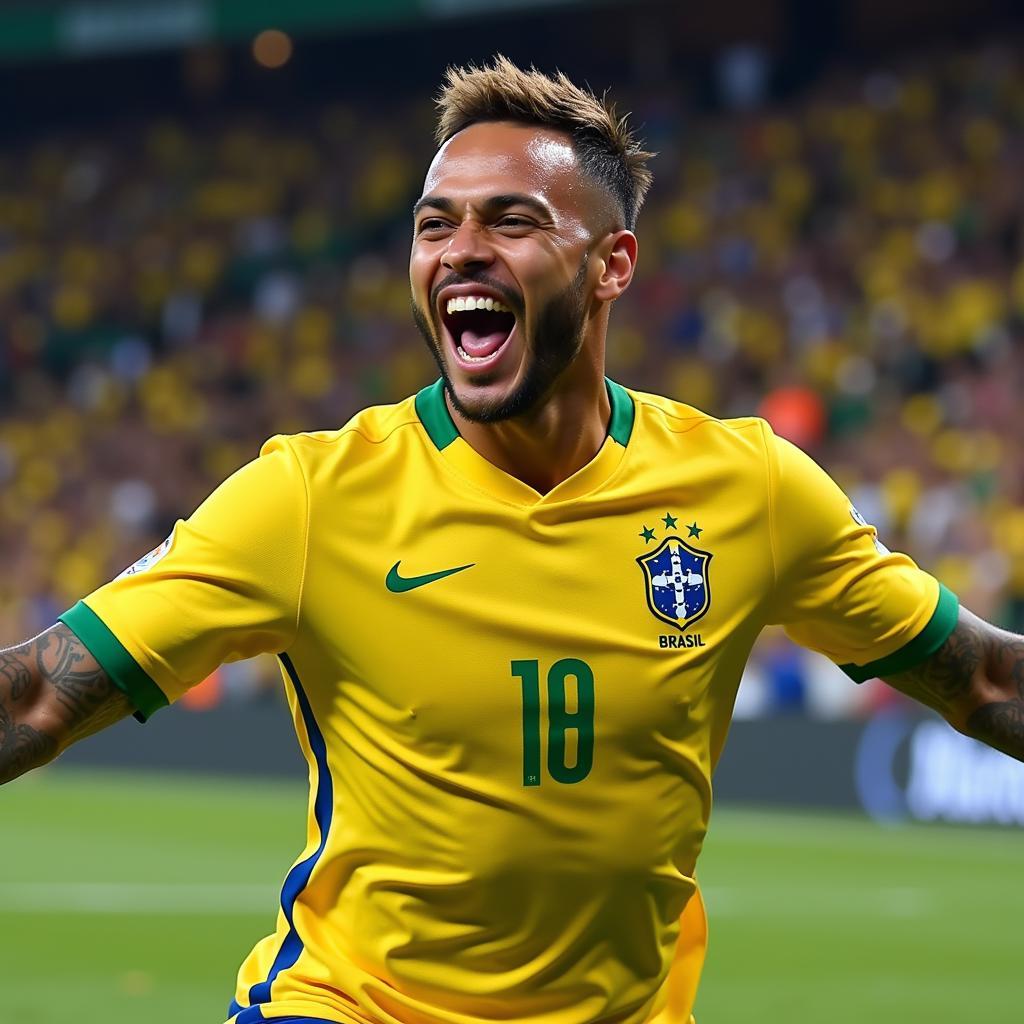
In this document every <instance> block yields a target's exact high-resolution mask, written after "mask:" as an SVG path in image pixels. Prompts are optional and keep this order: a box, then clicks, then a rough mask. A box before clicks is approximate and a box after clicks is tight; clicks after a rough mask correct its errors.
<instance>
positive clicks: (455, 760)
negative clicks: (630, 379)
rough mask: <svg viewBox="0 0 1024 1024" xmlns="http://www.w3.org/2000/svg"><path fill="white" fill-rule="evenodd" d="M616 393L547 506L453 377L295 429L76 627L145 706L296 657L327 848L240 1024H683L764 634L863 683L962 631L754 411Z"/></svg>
mask: <svg viewBox="0 0 1024 1024" xmlns="http://www.w3.org/2000/svg"><path fill="white" fill-rule="evenodd" d="M607 387H608V392H609V396H610V399H611V408H612V412H611V420H610V424H609V429H608V435H607V437H606V439H605V441H604V444H603V446H602V448H601V449H600V451H599V452H598V453H597V454H596V456H595V457H594V458H593V459H592V460H591V461H590V462H589V463H588V464H587V465H586V466H584V467H583V468H582V469H580V470H579V471H578V472H577V473H575V474H574V475H572V476H571V477H569V478H568V479H566V480H564V481H563V482H562V483H560V484H559V485H558V486H556V487H555V488H553V489H552V490H551V491H550V492H548V493H547V494H539V493H537V492H536V491H534V490H532V489H531V488H530V487H529V486H527V485H526V484H524V483H522V482H521V481H519V480H518V479H516V478H514V477H512V476H510V475H508V474H506V473H504V472H502V471H501V470H499V469H497V468H496V467H495V466H493V465H492V464H491V463H489V462H487V461H486V460H485V459H484V458H483V457H482V456H480V455H479V454H478V453H477V452H476V451H475V450H474V449H473V448H472V447H471V446H470V445H469V444H467V442H466V441H465V440H464V439H463V438H461V437H460V436H459V434H458V431H457V429H456V428H455V426H454V424H453V422H452V419H451V417H450V416H449V414H448V410H447V407H446V404H445V400H444V393H443V388H442V384H441V382H440V381H438V382H437V383H436V384H434V385H432V386H431V387H428V388H426V389H424V390H423V391H422V392H420V393H419V394H418V395H417V396H415V397H414V398H410V399H407V400H406V401H404V402H401V403H398V404H397V405H394V406H387V407H377V408H371V409H367V410H365V411H363V412H361V413H359V414H358V415H357V416H355V417H354V418H353V419H352V420H351V421H350V422H349V423H348V424H347V425H346V426H344V427H343V428H341V429H340V430H335V431H329V432H314V433H305V434H298V435H295V436H290V437H276V438H273V439H271V440H270V441H268V442H267V444H266V445H265V446H264V448H263V450H262V453H261V455H260V457H259V458H258V459H256V460H255V461H254V462H252V463H250V464H249V465H247V466H245V467H243V468H242V469H240V470H239V471H238V472H237V473H236V474H234V475H233V476H232V477H230V478H229V479H228V480H227V481H226V482H225V483H223V484H222V485H221V486H220V487H219V488H218V489H217V490H216V491H214V493H213V494H212V495H211V496H210V497H209V498H208V499H207V500H206V502H205V503H204V504H203V505H201V506H200V508H199V509H198V510H197V511H196V512H195V513H194V514H193V515H192V516H191V517H190V518H189V519H188V520H186V521H179V522H178V523H177V524H176V526H175V529H174V531H173V533H172V535H171V536H170V537H169V538H168V540H167V541H166V542H165V543H164V544H163V545H161V547H160V548H158V549H156V551H154V552H151V553H150V554H149V555H147V556H146V557H145V558H143V559H142V560H141V561H140V562H139V563H138V564H137V565H136V566H133V567H132V568H131V569H129V570H126V572H125V573H123V574H122V575H121V576H120V577H118V578H117V579H116V580H114V581H113V582H111V583H109V584H107V585H105V586H103V587H101V588H100V589H99V590H97V591H96V592H95V593H93V594H91V595H89V596H88V597H86V598H85V599H84V601H81V602H79V603H78V604H76V605H75V606H74V607H73V608H72V609H70V610H69V611H68V612H66V613H65V614H64V615H63V616H62V617H61V618H62V620H63V621H64V622H65V623H66V624H67V625H68V626H69V627H70V628H71V629H72V630H73V631H74V632H75V633H76V634H77V635H78V636H79V637H80V638H81V639H82V641H83V642H84V643H85V644H86V646H87V647H88V648H89V649H90V651H92V653H93V654H94V655H95V656H96V658H97V659H98V661H99V662H100V663H101V664H102V665H103V666H104V668H105V669H106V670H107V672H108V673H109V674H110V675H111V677H112V678H113V679H114V681H115V682H116V683H117V684H118V685H119V686H121V687H122V688H123V689H124V690H125V691H126V692H127V693H128V694H129V695H130V696H131V698H132V700H133V702H134V703H135V705H136V706H137V707H138V709H139V717H142V718H145V717H146V716H147V715H149V714H151V713H152V712H153V711H155V710H156V709H157V708H159V707H161V706H162V705H164V704H166V703H167V702H169V701H173V700H174V699H175V698H177V697H179V696H180V695H181V694H182V693H184V692H185V690H187V689H188V688H189V687H190V686H192V685H193V684H195V683H197V682H198V681H200V680H202V679H203V678H204V677H205V676H207V675H208V674H209V673H210V672H211V671H212V670H213V669H214V668H216V666H217V665H219V664H220V663H221V662H224V661H227V660H232V659H238V658H248V657H251V656H253V655H256V654H259V653H261V652H272V653H274V654H276V655H277V656H278V658H279V659H280V663H281V667H282V676H283V680H284V683H285V686H286V689H287V692H288V698H289V702H290V707H291V712H292V715H293V717H294V721H295V728H296V732H297V735H298V741H299V744H300V746H301V748H302V752H303V753H304V755H305V757H306V760H307V761H308V763H309V778H310V798H309V829H308V840H307V843H306V847H305V849H304V850H303V851H302V852H301V854H300V855H299V857H298V859H297V861H296V862H295V865H294V867H293V868H292V869H291V871H290V872H289V873H288V876H287V878H286V879H285V882H284V887H283V891H282V895H281V906H280V910H279V913H278V917H277V927H276V929H275V931H274V933H273V934H272V935H270V936H268V937H267V938H265V939H263V940H262V941H260V942H259V943H258V944H257V945H256V948H255V949H254V950H253V952H252V953H251V955H250V956H249V957H248V959H247V960H246V961H245V962H244V964H243V966H242V968H241V971H240V973H239V977H238V985H237V989H236V993H235V997H234V1001H233V1002H232V1004H231V1007H230V1014H229V1015H230V1018H231V1021H232V1022H233V1024H251V1022H253V1021H264V1020H275V1019H278V1018H283V1017H299V1018H302V1019H313V1020H317V1021H330V1022H336V1024H479V1022H489V1021H510V1020H511V1021H516V1022H519V1024H599V1022H600V1024H611V1022H617V1024H642V1022H645V1024H687V1022H689V1021H690V1020H691V1011H692V1007H693V1002H694V997H695V993H696V988H697V981H698V977H699V974H700V970H701V966H702V963H703V958H704V948H705V944H706V934H707V931H706V923H705V918H704V910H703V906H702V903H701V900H700V896H699V893H698V890H697V883H696V881H695V867H696V863H697V857H698V854H699V853H700V849H701V845H702V842H703V840H704V835H705V831H706V829H707V826H708V819H709V815H710V811H711V775H712V771H713V769H714V766H715V762H716V760H717V759H718V756H719V753H720V752H721V749H722V745H723V743H724V741H725V736H726V731H727V728H728V724H729V720H730V715H731V711H732V706H733V702H734V698H735V696H736V690H737V686H738V684H739V680H740V675H741V672H742V670H743V666H744V663H745V661H746V659H747V656H748V653H749V651H750V649H751V645H752V644H753V643H754V639H755V638H756V636H757V635H758V633H759V632H760V631H761V629H762V627H764V626H765V625H766V624H768V623H782V624H784V625H785V626H786V628H787V629H788V630H789V632H790V633H791V635H792V636H793V637H794V638H795V639H796V640H798V641H799V642H800V643H802V644H805V645H807V646H810V647H813V648H814V649H816V650H818V651H822V652H824V653H825V654H827V655H828V656H829V657H831V658H832V659H834V660H835V661H836V662H837V663H839V664H840V665H843V666H844V667H845V668H846V669H847V671H848V672H849V673H850V674H851V675H852V676H853V677H854V678H855V679H865V678H868V677H870V676H873V675H875V674H879V673H882V672H892V671H899V670H900V669H902V668H907V667H909V666H911V665H912V664H914V663H916V662H918V661H920V660H921V659H923V658H925V657H927V656H928V655H929V654H930V653H931V652H933V651H934V650H935V649H936V648H937V647H938V646H939V645H940V644H941V643H942V642H943V641H944V640H945V638H946V637H947V636H948V634H949V633H950V632H951V630H952V627H953V624H954V622H955V619H956V610H957V601H956V598H955V597H954V596H953V595H952V594H950V593H949V592H948V591H945V590H944V589H942V588H941V587H940V585H939V584H938V583H937V582H936V581H935V580H934V579H933V578H932V577H931V576H929V575H928V574H926V573H924V572H922V571H921V570H920V569H918V568H917V567H916V566H915V565H914V563H913V562H912V561H911V560H910V559H909V558H908V557H906V556H905V555H902V554H892V553H889V552H888V551H886V550H885V548H883V547H882V546H881V545H880V544H879V543H878V542H877V540H876V537H875V531H874V529H873V528H872V527H870V526H869V525H867V524H866V523H864V521H863V520H862V519H861V518H860V517H859V515H857V513H856V511H855V510H852V509H851V506H850V502H849V500H848V499H847V498H846V497H845V496H844V494H843V493H842V492H841V490H840V489H839V488H838V487H837V486H836V485H835V484H834V483H833V482H832V481H831V479H830V478H829V477H828V476H827V475H826V474H825V473H824V472H823V471H822V470H821V469H820V468H819V467H818V466H817V465H816V464H815V463H814V462H813V461H812V460H811V459H810V458H808V457H807V456H806V455H804V454H803V453H802V452H801V451H799V450H798V449H797V448H795V447H793V446H792V445H790V444H789V443H787V442H786V441H784V440H781V439H780V438H778V437H776V436H775V435H774V434H773V433H772V431H771V429H770V428H769V427H768V425H767V424H766V423H765V422H764V421H762V420H759V419H753V418H750V419H736V420H727V421H722V420H717V419H715V418H713V417H711V416H708V415H706V414H704V413H701V412H699V411H697V410H695V409H692V408H690V407H688V406H685V405H681V404H678V403H676V402H673V401H669V400H668V399H665V398H660V397H657V396H654V395H647V394H640V393H635V392H632V391H629V390H627V389H625V388H623V387H621V386H620V385H618V384H615V383H613V382H611V381H609V382H608V383H607Z"/></svg>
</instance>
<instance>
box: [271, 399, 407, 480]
mask: <svg viewBox="0 0 1024 1024" xmlns="http://www.w3.org/2000/svg"><path fill="white" fill-rule="evenodd" d="M410 428H411V429H410ZM421 429H422V427H421V425H420V421H419V417H418V416H417V415H416V408H415V399H414V397H409V398H406V399H403V400H402V401H401V402H396V403H395V404H393V405H374V406H369V407H368V408H366V409H361V410H360V411H359V412H357V413H356V414H355V415H354V416H353V417H352V418H351V419H350V420H349V421H348V422H347V423H346V424H345V425H344V426H342V427H338V428H337V429H335V430H309V431H303V432H302V433H298V434H277V435H275V436H274V437H271V438H270V439H269V440H268V441H266V442H265V443H264V445H263V447H262V448H261V449H260V456H261V457H264V458H265V457H267V456H272V455H275V454H278V453H287V454H289V455H290V456H291V457H293V458H294V459H295V460H296V461H297V462H298V463H299V464H300V465H301V466H302V467H303V468H304V469H306V470H307V471H310V470H315V469H316V468H318V467H320V466H322V465H324V464H325V463H335V462H337V461H338V460H339V459H340V460H346V461H347V460H350V459H356V460H359V459H362V458H372V457H374V455H376V454H378V453H382V450H386V449H393V448H394V447H396V446H401V445H402V444H403V443H408V442H410V441H414V440H417V439H418V435H419V433H420V430H421Z"/></svg>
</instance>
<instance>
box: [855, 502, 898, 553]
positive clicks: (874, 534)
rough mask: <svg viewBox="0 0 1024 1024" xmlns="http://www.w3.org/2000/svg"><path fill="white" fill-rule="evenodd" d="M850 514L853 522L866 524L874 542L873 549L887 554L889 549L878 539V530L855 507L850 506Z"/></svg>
mask: <svg viewBox="0 0 1024 1024" xmlns="http://www.w3.org/2000/svg"><path fill="white" fill-rule="evenodd" d="M850 515H851V517H852V518H853V521H854V522H855V523H859V524H860V525H861V526H866V527H868V529H870V530H871V532H872V537H871V539H872V541H874V544H875V550H876V551H877V552H878V553H879V554H880V555H888V554H889V553H890V552H889V549H888V548H887V547H886V546H885V545H884V544H883V543H882V542H881V541H880V540H879V539H878V531H877V530H876V529H875V528H874V527H873V526H872V525H871V524H870V523H869V522H868V521H867V520H866V519H865V518H864V517H863V516H862V515H861V514H860V512H858V511H857V509H856V507H855V506H853V505H851V506H850Z"/></svg>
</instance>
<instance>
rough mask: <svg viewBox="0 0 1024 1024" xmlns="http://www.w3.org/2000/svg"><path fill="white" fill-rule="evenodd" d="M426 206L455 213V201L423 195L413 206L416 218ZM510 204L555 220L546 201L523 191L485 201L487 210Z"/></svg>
mask: <svg viewBox="0 0 1024 1024" xmlns="http://www.w3.org/2000/svg"><path fill="white" fill-rule="evenodd" d="M425 206H430V207H432V208H433V209H435V210H441V211H442V212H443V213H448V214H454V213H455V203H454V202H453V201H452V200H451V199H448V198H447V197H446V196H423V198H422V199H420V200H419V201H418V202H417V203H416V205H415V206H414V207H413V208H412V215H413V218H414V219H415V218H416V217H418V216H419V213H420V211H421V210H422V209H423V208H424V207H425ZM510 206H525V207H526V208H527V209H528V210H532V211H533V212H534V213H535V214H536V215H537V216H538V217H540V218H541V219H543V220H554V217H553V216H552V213H551V210H550V209H549V207H548V205H547V204H546V203H542V202H541V201H540V200H539V199H535V198H534V197H533V196H528V195H526V194H525V193H523V192H508V193H505V194H504V195H500V196H490V197H489V198H488V199H485V200H484V202H483V207H484V209H485V210H493V211H495V212H496V211H498V210H507V209H508V208H509V207H510Z"/></svg>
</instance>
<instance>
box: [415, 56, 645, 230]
mask: <svg viewBox="0 0 1024 1024" xmlns="http://www.w3.org/2000/svg"><path fill="white" fill-rule="evenodd" d="M437 107H438V120H437V130H436V132H435V133H434V134H435V137H436V139H437V144H438V145H439V146H442V145H444V143H446V142H447V141H448V140H449V139H450V138H451V137H452V136H453V135H455V134H456V133H458V132H460V131H462V129H463V128H468V127H469V125H471V124H476V123H478V122H480V121H519V122H522V123H523V124H533V125H538V126H541V127H544V128H550V129H553V130H555V131H561V132H565V133H566V134H567V135H568V136H570V138H571V139H572V143H573V148H574V149H575V151H576V157H577V159H578V160H579V162H580V167H581V168H582V169H583V171H584V172H585V173H586V174H588V175H589V176H590V177H591V178H592V179H594V180H595V181H596V182H598V184H600V185H602V186H604V188H605V189H607V191H608V192H609V193H610V195H611V196H612V198H613V199H614V200H615V202H616V204H617V205H618V207H619V208H620V210H621V213H622V223H623V226H624V227H627V228H629V230H630V231H632V230H634V229H635V227H636V218H637V214H638V213H639V212H640V207H641V206H642V205H643V201H644V198H645V197H646V195H647V192H648V190H649V189H650V187H651V182H652V181H653V179H654V175H653V174H652V173H651V171H650V170H649V169H648V167H647V161H648V160H649V159H650V158H651V157H653V156H654V155H655V154H654V153H648V152H646V151H645V150H643V149H642V148H641V144H640V142H639V140H638V139H637V138H636V137H635V136H634V134H633V131H632V129H631V128H630V127H629V125H628V123H627V122H628V119H629V115H628V114H627V115H624V116H622V117H619V115H618V112H617V110H616V108H615V104H614V103H611V102H610V101H609V100H608V99H607V98H606V96H602V97H601V98H600V99H599V98H598V97H597V96H595V95H594V94H593V93H592V92H591V91H590V90H589V89H583V88H581V87H580V86H578V85H576V84H574V83H573V82H571V81H570V80H569V79H568V78H567V77H566V76H565V75H564V74H563V73H562V72H561V71H559V72H556V73H555V74H554V75H546V74H544V73H543V72H541V71H538V70H537V69H536V67H531V68H530V70H529V71H524V70H523V69H522V68H520V67H518V66H516V65H515V64H513V63H512V61H510V60H509V59H508V58H507V57H504V56H502V55H501V54H500V53H499V54H497V55H496V56H495V57H493V58H492V60H491V62H490V63H489V64H485V65H484V66H483V67H476V66H475V65H473V64H470V65H467V66H465V67H454V66H453V67H450V68H448V70H447V72H446V74H445V81H444V85H443V86H442V88H441V92H440V94H439V95H438V97H437Z"/></svg>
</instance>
